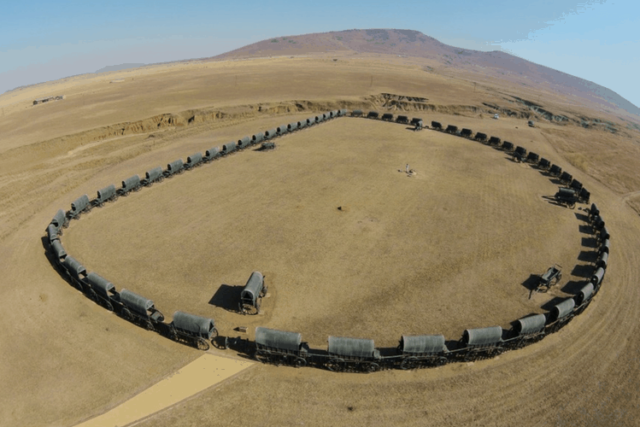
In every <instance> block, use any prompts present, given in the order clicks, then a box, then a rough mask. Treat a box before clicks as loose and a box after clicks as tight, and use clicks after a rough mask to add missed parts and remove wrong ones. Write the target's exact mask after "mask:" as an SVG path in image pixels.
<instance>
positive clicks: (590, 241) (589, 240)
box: [582, 237, 598, 248]
mask: <svg viewBox="0 0 640 427" xmlns="http://www.w3.org/2000/svg"><path fill="white" fill-rule="evenodd" d="M582 246H584V247H587V248H596V247H598V241H597V240H596V238H595V237H583V238H582Z"/></svg>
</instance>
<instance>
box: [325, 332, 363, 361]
mask: <svg viewBox="0 0 640 427" xmlns="http://www.w3.org/2000/svg"><path fill="white" fill-rule="evenodd" d="M328 352H329V354H333V355H337V356H346V357H373V356H374V352H375V346H374V343H373V340H367V339H360V338H341V337H331V336H330V337H329V348H328Z"/></svg>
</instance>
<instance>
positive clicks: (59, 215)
mask: <svg viewBox="0 0 640 427" xmlns="http://www.w3.org/2000/svg"><path fill="white" fill-rule="evenodd" d="M64 220H65V214H64V211H63V210H62V209H58V212H56V214H55V216H54V217H53V219H52V220H51V224H53V225H55V226H56V227H58V228H60V227H62V226H63V225H64Z"/></svg>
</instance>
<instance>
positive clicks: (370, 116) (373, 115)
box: [367, 111, 380, 119]
mask: <svg viewBox="0 0 640 427" xmlns="http://www.w3.org/2000/svg"><path fill="white" fill-rule="evenodd" d="M378 117H380V115H379V114H378V112H377V111H369V114H367V119H377V118H378Z"/></svg>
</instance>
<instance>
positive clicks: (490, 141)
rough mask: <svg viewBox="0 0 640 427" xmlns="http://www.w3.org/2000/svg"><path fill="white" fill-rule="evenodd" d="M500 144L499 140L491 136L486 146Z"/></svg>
mask: <svg viewBox="0 0 640 427" xmlns="http://www.w3.org/2000/svg"><path fill="white" fill-rule="evenodd" d="M500 142H502V140H501V139H500V138H498V137H497V136H492V137H491V138H489V142H488V143H487V144H489V145H495V146H499V145H500Z"/></svg>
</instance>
